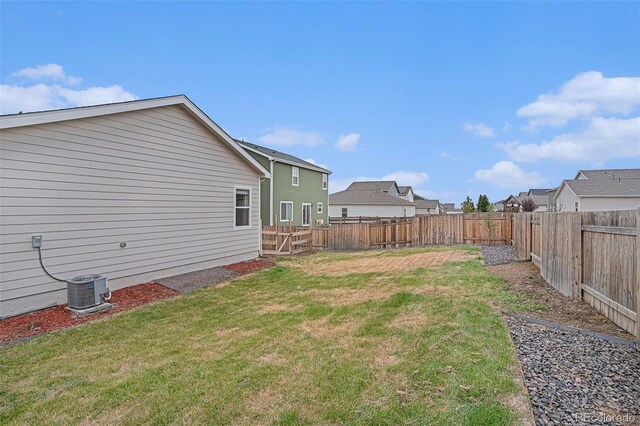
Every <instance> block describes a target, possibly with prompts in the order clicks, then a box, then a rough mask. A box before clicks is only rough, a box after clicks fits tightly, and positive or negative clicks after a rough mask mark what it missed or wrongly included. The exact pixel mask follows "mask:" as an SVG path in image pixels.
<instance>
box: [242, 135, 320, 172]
mask: <svg viewBox="0 0 640 426" xmlns="http://www.w3.org/2000/svg"><path fill="white" fill-rule="evenodd" d="M235 141H236V142H238V143H239V144H240V146H244V147H247V148H250V149H254V150H256V151H258V152H259V153H261V154H264V155H265V156H267V157H273V158H275V159H277V160H282V161H285V162H287V163H293V164H295V165H296V166H300V167H303V168H305V169H311V170H317V171H321V172H323V173H327V174H331V171H330V170H327V169H325V168H323V167H320V166H318V165H316V164H313V163H309V162H308V161H304V160H301V159H300V158H298V157H295V156H293V155H291V154H287V153H285V152H281V151H277V150H275V149H273V148H267V147H266V146H260V145H256V144H254V143H250V142H245V141H241V140H238V139H236V140H235Z"/></svg>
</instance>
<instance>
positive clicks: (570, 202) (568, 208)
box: [556, 185, 580, 212]
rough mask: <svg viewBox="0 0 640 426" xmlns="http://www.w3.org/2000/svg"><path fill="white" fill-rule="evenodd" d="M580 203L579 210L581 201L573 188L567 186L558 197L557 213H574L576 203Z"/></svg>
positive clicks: (563, 187)
mask: <svg viewBox="0 0 640 426" xmlns="http://www.w3.org/2000/svg"><path fill="white" fill-rule="evenodd" d="M576 202H577V203H578V210H580V199H579V198H578V197H577V196H576V194H574V193H573V191H572V190H571V188H569V187H568V186H567V185H563V186H562V190H560V192H559V193H558V195H557V197H556V211H559V212H574V211H576V209H575V203H576Z"/></svg>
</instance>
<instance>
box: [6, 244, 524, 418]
mask: <svg viewBox="0 0 640 426" xmlns="http://www.w3.org/2000/svg"><path fill="white" fill-rule="evenodd" d="M447 250H451V249H447ZM455 250H458V251H461V253H462V254H463V255H466V258H467V259H468V260H464V261H455V262H449V263H445V264H442V265H439V266H434V267H431V268H418V269H412V268H410V267H409V268H405V269H404V270H403V271H396V272H375V273H357V274H349V273H348V271H347V272H346V273H343V274H342V275H339V274H335V273H334V274H332V275H327V274H326V273H318V272H314V268H315V266H317V265H325V266H326V265H335V266H336V270H340V269H341V268H343V269H344V267H345V265H346V263H345V262H350V261H354V260H356V261H357V260H358V259H369V260H371V259H373V261H374V262H378V261H380V262H382V261H395V260H401V259H402V258H403V257H405V256H415V255H421V254H424V253H433V254H438V253H446V250H443V249H417V250H416V249H412V250H398V251H389V252H384V253H366V254H359V255H357V256H354V255H352V254H330V253H321V254H316V255H313V256H309V257H304V258H290V259H282V260H279V261H278V263H277V266H275V267H273V268H272V269H269V270H266V271H262V272H260V273H257V274H255V275H252V276H247V277H244V278H242V279H238V280H235V281H233V282H231V283H229V284H227V285H225V286H223V287H218V288H208V289H203V290H199V291H195V292H192V293H189V294H186V295H183V296H179V297H177V298H174V299H171V300H167V301H163V302H159V303H156V304H153V305H148V306H145V307H141V308H138V309H135V310H131V311H128V312H124V313H122V314H119V315H115V316H113V317H111V318H108V319H105V320H101V321H96V322H93V323H89V324H86V325H83V326H79V327H76V328H73V329H68V330H65V331H61V332H57V333H52V334H49V335H46V336H41V337H38V338H35V339H33V340H31V341H28V342H25V343H21V344H17V345H14V346H12V347H10V348H8V349H4V350H0V378H1V380H0V424H7V423H9V424H12V423H16V424H25V423H27V424H47V425H50V424H69V423H87V424H92V423H93V424H141V423H153V424H183V423H209V424H228V423H234V424H255V423H260V424H317V423H324V424H327V423H349V424H398V423H409V424H451V425H460V424H469V425H482V424H485V425H496V424H510V423H513V422H517V421H518V414H517V413H516V412H515V411H513V408H512V407H511V406H510V404H509V401H513V400H514V399H517V397H518V396H521V395H522V393H521V390H520V387H519V386H518V384H517V382H516V381H515V377H516V373H515V372H514V371H515V366H516V359H515V355H514V351H513V348H512V346H511V343H510V341H509V337H508V333H507V330H506V326H505V324H504V322H503V320H502V318H501V316H500V313H499V307H500V304H505V303H509V300H510V297H509V294H508V293H506V290H505V287H504V285H503V284H502V282H501V281H500V280H499V279H497V278H495V277H493V276H491V275H490V274H489V273H488V272H487V271H486V269H485V267H484V266H483V265H482V263H481V261H480V260H479V256H480V253H479V252H478V251H477V249H475V248H468V247H466V248H465V247H459V248H455ZM459 254H460V253H459ZM407 259H408V261H409V262H411V261H412V259H413V258H407ZM415 266H419V265H415ZM347 269H348V268H347Z"/></svg>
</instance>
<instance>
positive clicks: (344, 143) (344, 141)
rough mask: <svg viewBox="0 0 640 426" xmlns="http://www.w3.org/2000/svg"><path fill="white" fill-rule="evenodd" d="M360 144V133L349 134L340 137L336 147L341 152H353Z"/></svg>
mask: <svg viewBox="0 0 640 426" xmlns="http://www.w3.org/2000/svg"><path fill="white" fill-rule="evenodd" d="M359 142H360V133H349V134H348V135H340V137H339V138H338V141H337V142H336V145H335V146H336V148H338V150H339V151H353V150H354V149H356V146H358V143H359Z"/></svg>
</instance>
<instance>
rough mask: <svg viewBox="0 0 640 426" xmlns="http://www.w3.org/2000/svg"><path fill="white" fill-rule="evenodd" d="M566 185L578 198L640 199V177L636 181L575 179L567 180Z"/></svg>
mask: <svg viewBox="0 0 640 426" xmlns="http://www.w3.org/2000/svg"><path fill="white" fill-rule="evenodd" d="M564 183H565V184H567V186H568V187H569V188H571V190H572V191H573V192H574V193H575V194H576V195H577V196H578V197H598V196H600V197H602V196H609V197H615V196H636V197H640V175H639V176H638V178H636V179H627V180H620V181H618V180H613V179H611V178H604V179H594V178H589V179H575V180H565V181H564Z"/></svg>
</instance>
